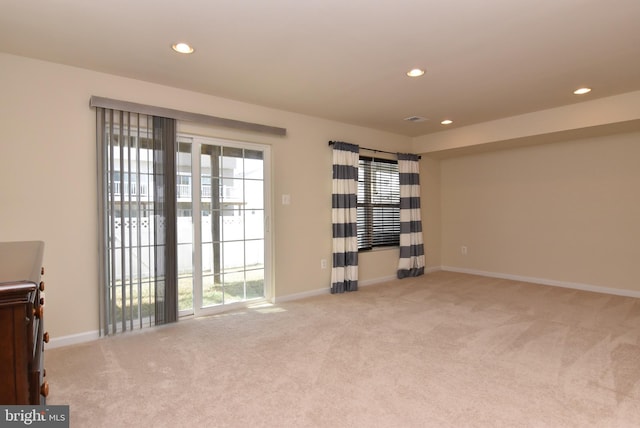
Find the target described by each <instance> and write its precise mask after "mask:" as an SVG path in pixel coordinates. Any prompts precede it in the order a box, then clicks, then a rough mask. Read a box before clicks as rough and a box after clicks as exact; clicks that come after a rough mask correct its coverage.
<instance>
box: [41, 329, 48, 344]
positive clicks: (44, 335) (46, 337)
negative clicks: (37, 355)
mask: <svg viewBox="0 0 640 428" xmlns="http://www.w3.org/2000/svg"><path fill="white" fill-rule="evenodd" d="M42 340H43V341H44V343H49V332H48V331H45V332H44V334H43V335H42Z"/></svg>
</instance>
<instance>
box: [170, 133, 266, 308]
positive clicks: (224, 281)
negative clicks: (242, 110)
mask: <svg viewBox="0 0 640 428" xmlns="http://www.w3.org/2000/svg"><path fill="white" fill-rule="evenodd" d="M178 147H179V148H178V151H179V154H178V180H177V186H178V190H177V193H178V206H177V214H178V258H179V268H178V271H179V272H178V275H179V295H180V299H179V304H180V313H181V314H182V315H185V314H190V313H193V314H195V315H201V314H206V313H211V312H215V311H217V310H220V309H221V308H227V307H229V305H238V304H243V303H244V302H248V301H253V300H260V299H265V298H268V297H269V294H270V283H269V278H270V252H269V248H270V234H269V219H270V214H269V209H270V207H269V203H268V202H269V200H270V198H269V192H268V189H269V154H270V153H269V147H268V146H263V145H256V144H249V143H237V142H230V141H222V140H214V139H207V138H203V137H190V136H181V137H179V139H178Z"/></svg>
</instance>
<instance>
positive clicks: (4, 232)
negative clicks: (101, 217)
mask: <svg viewBox="0 0 640 428" xmlns="http://www.w3.org/2000/svg"><path fill="white" fill-rule="evenodd" d="M0 94H2V95H1V96H0V129H1V130H2V132H1V133H0V182H1V183H2V185H1V187H0V204H1V207H0V241H13V240H43V241H45V242H46V250H45V264H46V268H47V275H46V281H47V293H46V299H47V307H46V323H47V329H48V330H49V331H50V332H51V335H52V336H53V337H61V336H67V335H72V334H76V333H84V332H88V331H94V330H96V329H97V328H98V286H97V266H98V265H97V230H98V223H97V214H96V213H97V208H96V159H95V113H94V111H93V110H92V109H90V108H89V98H90V96H91V95H98V96H103V97H109V98H116V99H122V100H127V101H133V102H138V103H144V104H151V105H157V106H162V107H168V108H175V109H181V110H186V111H192V112H196V113H202V114H209V115H214V116H220V117H226V118H231V119H238V120H243V121H248V122H256V123H261V124H265V125H272V126H279V127H284V128H287V130H288V135H287V136H286V137H270V136H264V135H260V134H253V133H243V132H238V131H233V130H226V129H219V128H212V127H206V126H197V125H194V124H181V125H180V130H182V131H189V132H193V133H198V134H201V135H207V136H212V137H220V138H229V139H235V140H242V141H249V142H256V143H263V144H269V145H271V147H272V171H273V182H272V191H273V231H274V248H275V253H274V261H275V268H274V285H275V295H276V296H278V297H282V296H286V295H290V294H297V293H305V292H310V291H316V290H319V289H328V287H329V285H330V284H329V283H330V269H325V270H322V269H321V268H320V260H321V259H327V260H330V259H331V238H330V234H331V211H330V201H331V150H330V149H329V148H328V146H327V142H328V141H329V140H342V141H348V142H352V143H355V144H360V145H362V146H364V147H371V148H376V149H381V150H392V151H410V148H411V139H410V138H408V137H403V136H398V135H394V134H389V133H384V132H379V131H374V130H371V129H366V128H361V127H356V126H350V125H345V124H341V123H337V122H332V121H327V120H322V119H317V118H311V117H308V116H303V115H299V114H294V113H288V112H283V111H278V110H273V109H267V108H263V107H259V106H255V105H249V104H244V103H240V102H236V101H231V100H226V99H222V98H216V97H212V96H207V95H203V94H199V93H194V92H189V91H184V90H179V89H175V88H169V87H165V86H159V85H154V84H151V83H146V82H142V81H137V80H131V79H125V78H121V77H116V76H112V75H107V74H102V73H97V72H93V71H87V70H82V69H77V68H71V67H66V66H62V65H58V64H53V63H47V62H41V61H35V60H30V59H25V58H21V57H16V56H11V55H5V54H0ZM282 194H289V195H291V205H286V206H285V205H282V204H281V203H280V201H281V195H282ZM361 260H362V266H361V269H360V279H361V280H362V281H372V280H375V279H376V278H384V277H389V276H393V275H394V274H395V266H396V263H397V249H394V250H387V251H380V252H376V253H375V254H364V255H363V256H362V257H361Z"/></svg>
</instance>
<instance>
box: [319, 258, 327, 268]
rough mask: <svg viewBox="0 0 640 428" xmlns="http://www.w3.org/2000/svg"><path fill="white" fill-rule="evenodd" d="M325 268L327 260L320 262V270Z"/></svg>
mask: <svg viewBox="0 0 640 428" xmlns="http://www.w3.org/2000/svg"><path fill="white" fill-rule="evenodd" d="M326 268H327V259H322V260H320V269H326Z"/></svg>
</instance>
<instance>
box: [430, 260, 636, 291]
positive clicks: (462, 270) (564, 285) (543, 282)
mask: <svg viewBox="0 0 640 428" xmlns="http://www.w3.org/2000/svg"><path fill="white" fill-rule="evenodd" d="M441 270H444V271H449V272H459V273H468V274H471V275H480V276H488V277H491V278H500V279H510V280H513V281H521V282H531V283H534V284H541V285H551V286H553V287H562V288H572V289H575V290H582V291H591V292H594V293H602V294H613V295H616V296H624V297H635V298H640V291H636V290H626V289H623V288H610V287H601V286H599V285H591V284H581V283H578V282H567V281H556V280H554V279H547V278H535V277H530V276H520V275H511V274H506V273H498V272H486V271H481V270H476V269H466V268H458V267H453V266H442V267H441Z"/></svg>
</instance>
